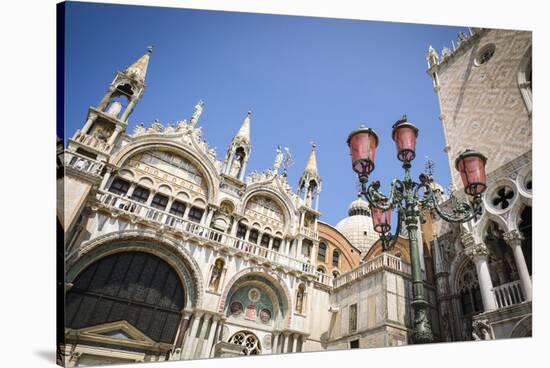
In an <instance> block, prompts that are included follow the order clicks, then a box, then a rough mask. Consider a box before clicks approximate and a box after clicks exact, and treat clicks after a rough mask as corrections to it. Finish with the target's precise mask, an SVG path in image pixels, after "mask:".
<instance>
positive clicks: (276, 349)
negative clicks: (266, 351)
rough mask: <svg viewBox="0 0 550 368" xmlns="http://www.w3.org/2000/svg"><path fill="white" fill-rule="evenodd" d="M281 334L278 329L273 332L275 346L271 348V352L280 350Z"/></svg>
mask: <svg viewBox="0 0 550 368" xmlns="http://www.w3.org/2000/svg"><path fill="white" fill-rule="evenodd" d="M279 335H280V333H279V332H277V331H274V332H273V348H272V349H271V352H272V353H273V354H277V353H278V352H279V351H278V350H279V346H278V345H279Z"/></svg>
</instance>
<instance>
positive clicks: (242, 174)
mask: <svg viewBox="0 0 550 368" xmlns="http://www.w3.org/2000/svg"><path fill="white" fill-rule="evenodd" d="M247 164H248V156H246V159H245V160H244V162H243V165H242V167H241V171H240V173H239V178H238V179H239V180H241V181H244V175H245V174H246V166H247Z"/></svg>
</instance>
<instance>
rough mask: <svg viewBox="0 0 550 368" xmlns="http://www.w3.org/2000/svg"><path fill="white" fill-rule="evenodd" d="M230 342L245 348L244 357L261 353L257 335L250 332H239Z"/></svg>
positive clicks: (243, 350)
mask: <svg viewBox="0 0 550 368" xmlns="http://www.w3.org/2000/svg"><path fill="white" fill-rule="evenodd" d="M229 342H230V343H232V344H235V345H241V346H242V347H243V349H242V353H243V355H258V354H260V352H261V348H260V342H259V341H258V338H257V337H256V335H254V334H251V333H248V332H237V333H236V334H235V335H233V337H231V338H230V339H229Z"/></svg>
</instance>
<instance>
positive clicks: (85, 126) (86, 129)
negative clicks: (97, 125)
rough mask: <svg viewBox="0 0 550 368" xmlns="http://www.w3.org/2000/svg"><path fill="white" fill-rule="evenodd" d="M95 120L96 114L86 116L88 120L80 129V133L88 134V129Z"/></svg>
mask: <svg viewBox="0 0 550 368" xmlns="http://www.w3.org/2000/svg"><path fill="white" fill-rule="evenodd" d="M96 119H97V115H96V114H90V115H88V119H87V120H86V123H85V124H84V126H83V127H82V130H81V132H82V133H84V134H90V128H91V127H92V124H93V123H94V121H95V120H96Z"/></svg>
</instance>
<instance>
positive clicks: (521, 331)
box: [510, 315, 533, 337]
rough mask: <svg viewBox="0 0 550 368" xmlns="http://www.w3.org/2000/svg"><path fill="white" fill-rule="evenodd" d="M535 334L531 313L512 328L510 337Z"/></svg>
mask: <svg viewBox="0 0 550 368" xmlns="http://www.w3.org/2000/svg"><path fill="white" fill-rule="evenodd" d="M532 336H533V317H532V316H531V315H528V316H525V317H523V318H522V319H521V320H520V321H519V322H518V323H516V325H515V326H514V328H513V329H512V333H511V334H510V337H532Z"/></svg>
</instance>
